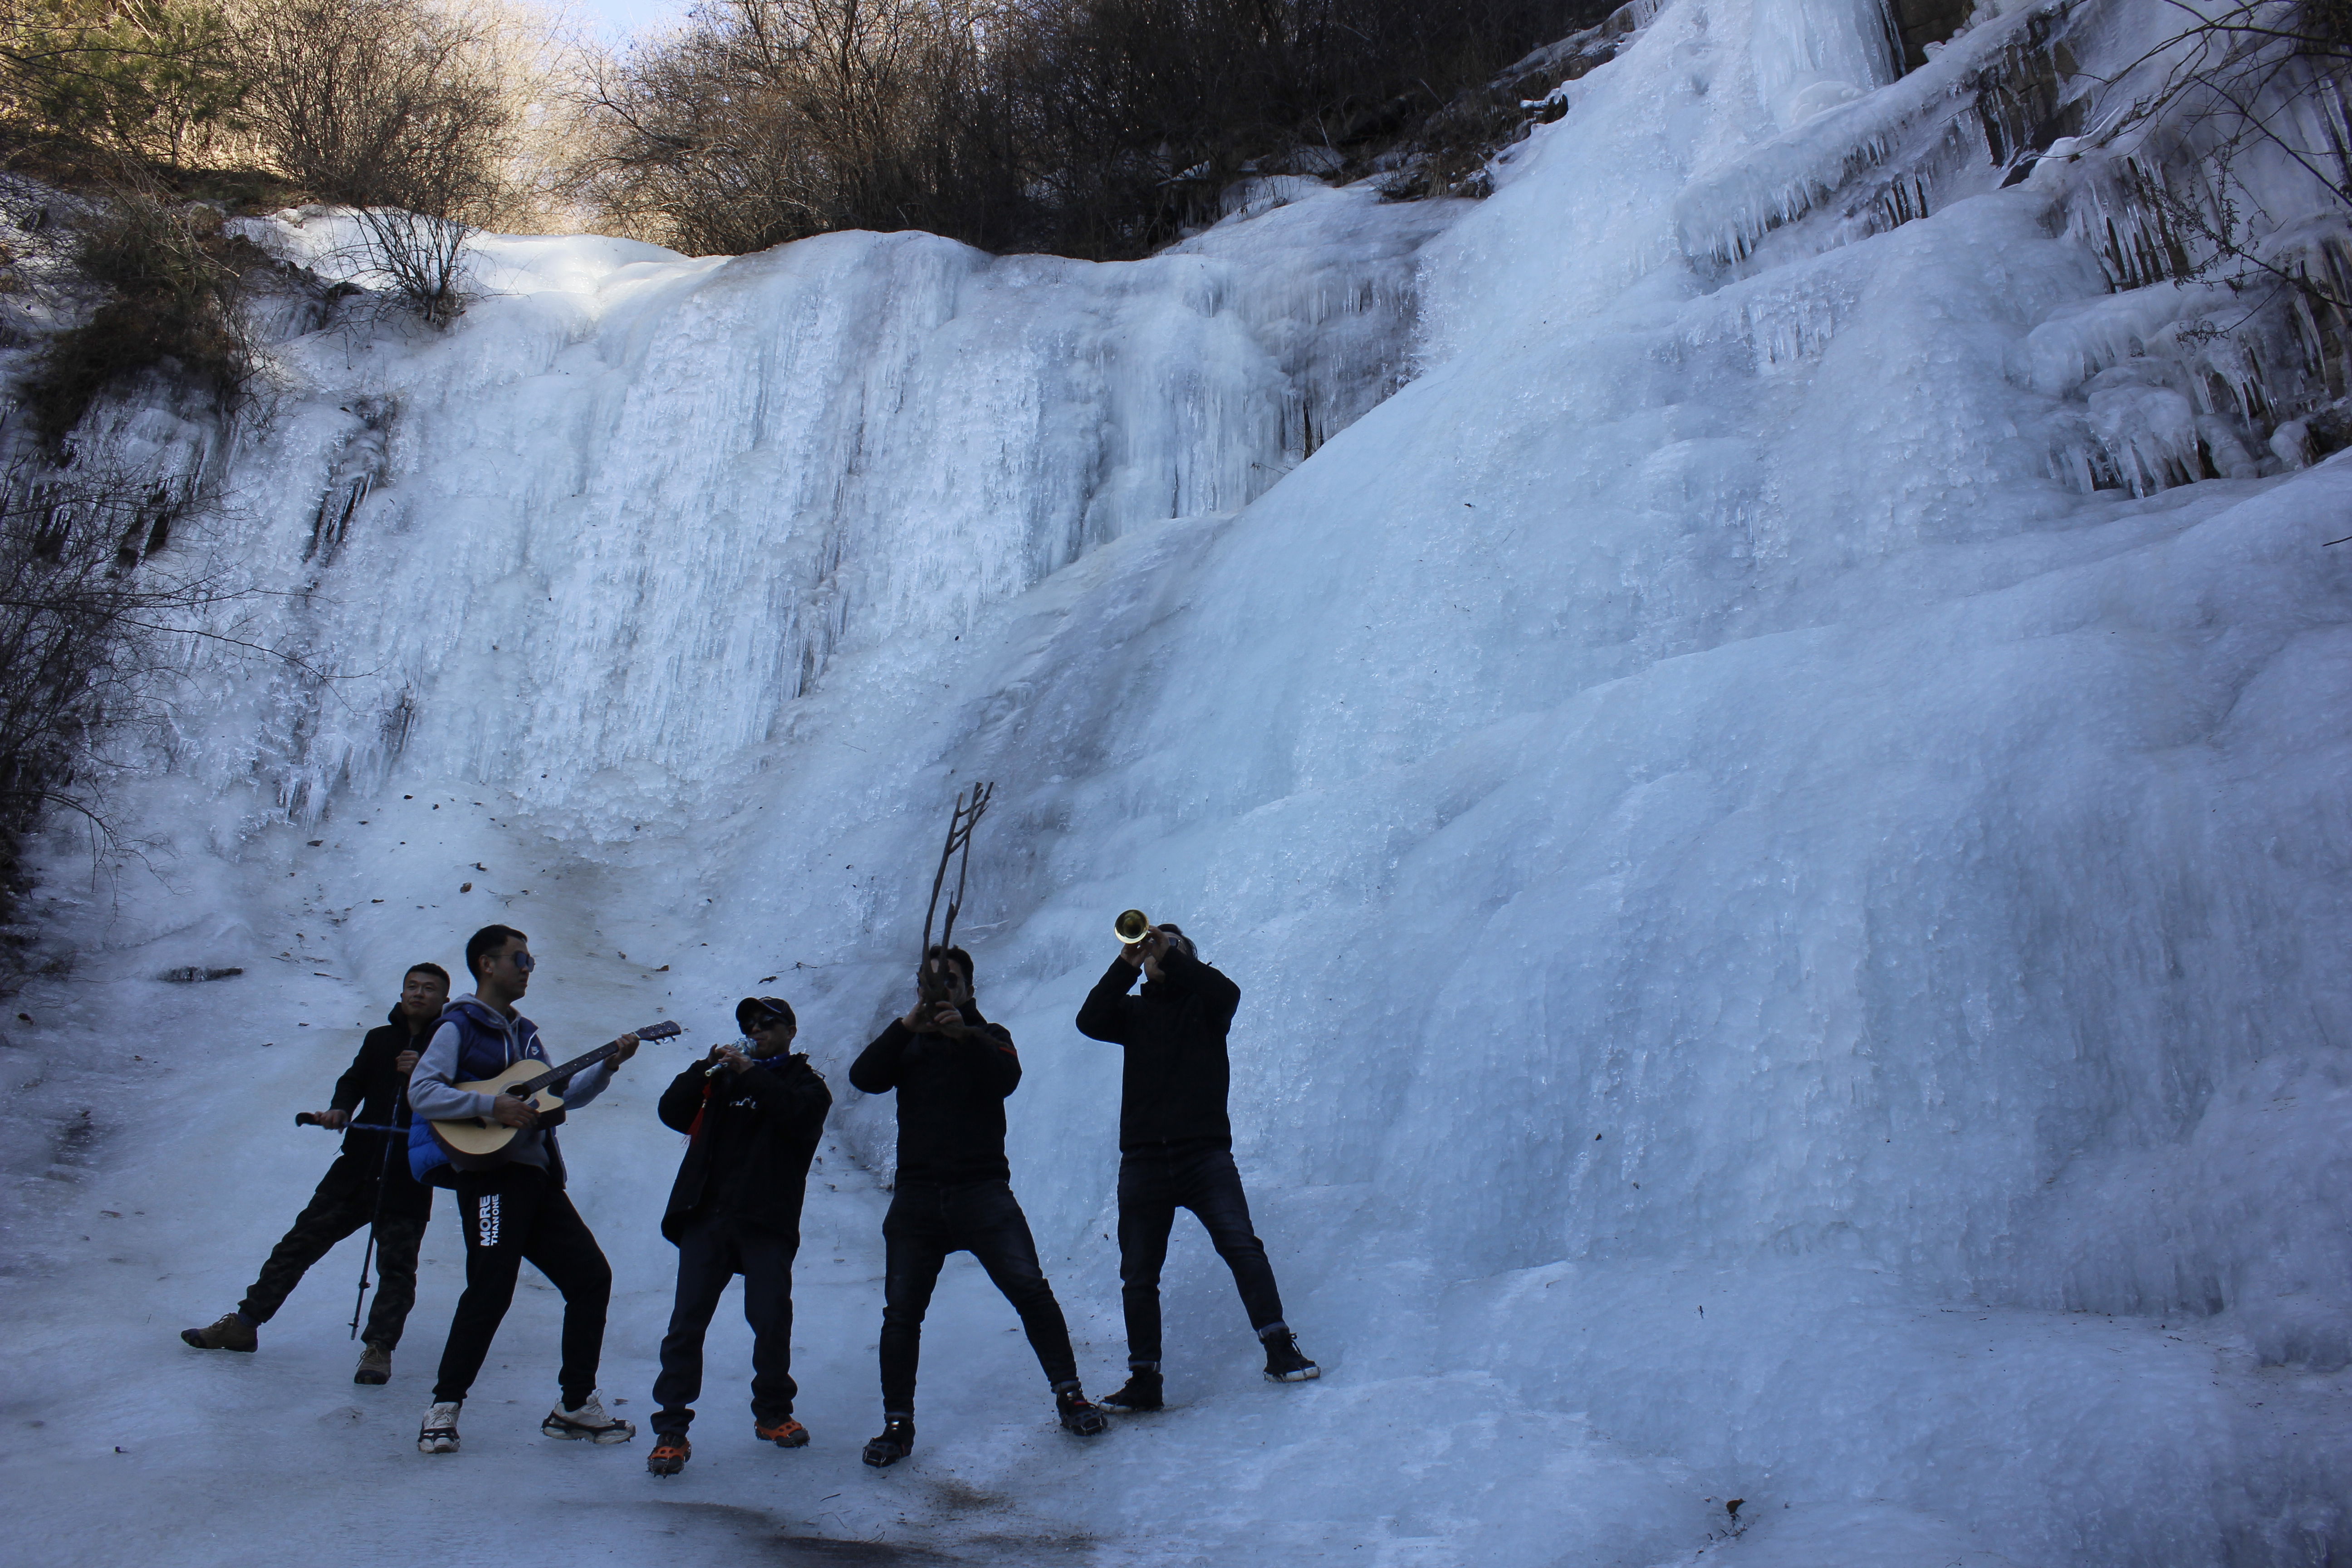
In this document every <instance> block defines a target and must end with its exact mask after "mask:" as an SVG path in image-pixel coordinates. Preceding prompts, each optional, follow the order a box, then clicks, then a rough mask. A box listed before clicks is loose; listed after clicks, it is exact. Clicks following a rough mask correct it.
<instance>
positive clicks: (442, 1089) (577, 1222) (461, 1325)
mask: <svg viewBox="0 0 2352 1568" xmlns="http://www.w3.org/2000/svg"><path fill="white" fill-rule="evenodd" d="M534 966H535V964H534V961H533V960H532V958H531V955H530V945H529V939H528V938H526V937H525V936H524V935H523V933H522V932H520V931H516V930H514V929H513V928H512V927H510V926H502V925H494V926H484V927H483V928H482V929H481V930H480V931H476V932H475V933H474V934H473V936H472V937H471V938H470V939H469V940H468V941H467V943H466V968H467V972H468V973H470V974H471V975H472V976H473V979H474V987H475V994H473V995H470V996H460V997H457V998H456V999H455V1000H454V1001H452V1002H451V1003H450V1004H449V1005H448V1007H447V1009H446V1011H444V1012H443V1013H442V1015H441V1024H440V1027H438V1028H437V1029H436V1030H435V1031H434V1032H433V1041H432V1043H431V1044H430V1045H428V1046H426V1047H425V1055H424V1057H423V1058H422V1059H420V1060H419V1061H418V1062H417V1064H416V1070H415V1072H414V1073H413V1074H411V1075H410V1078H409V1083H408V1103H409V1106H410V1108H411V1109H412V1110H414V1111H415V1127H414V1129H413V1130H412V1131H411V1134H410V1138H409V1144H408V1161H409V1168H410V1170H411V1171H413V1172H414V1173H415V1175H416V1178H417V1180H419V1181H424V1182H430V1183H432V1184H435V1185H436V1186H449V1187H453V1188H455V1189H456V1191H457V1223H458V1227H459V1231H460V1234H462V1235H463V1236H464V1237H465V1242H466V1290H465V1294H464V1295H462V1296H460V1297H458V1298H457V1315H456V1316H455V1317H454V1318H453V1319H452V1320H451V1321H450V1323H449V1340H448V1343H447V1345H446V1347H445V1348H444V1349H443V1351H442V1352H441V1373H440V1381H439V1382H438V1384H436V1386H435V1387H434V1390H433V1408H432V1409H431V1410H430V1411H429V1412H428V1413H427V1414H426V1415H425V1426H424V1427H423V1428H422V1429H421V1430H420V1431H419V1432H418V1433H417V1435H416V1447H417V1451H418V1452H420V1453H425V1454H451V1453H455V1452H457V1413H458V1409H459V1407H460V1406H461V1405H464V1403H465V1399H466V1393H467V1390H468V1389H470V1388H471V1387H472V1386H473V1384H474V1378H475V1375H476V1374H477V1373H479V1372H480V1371H481V1370H482V1361H483V1358H484V1357H486V1356H488V1354H489V1350H490V1340H491V1338H492V1337H493V1336H494V1335H496V1334H497V1332H498V1331H499V1321H501V1320H502V1319H504V1318H505V1316H506V1312H507V1304H508V1303H509V1301H511V1300H513V1299H514V1289H515V1278H516V1276H517V1275H518V1274H520V1272H521V1269H522V1266H523V1264H525V1263H526V1262H528V1263H530V1265H531V1266H532V1267H533V1268H537V1269H538V1270H539V1271H540V1272H541V1274H544V1275H545V1276H547V1280H548V1283H550V1284H551V1285H553V1286H554V1287H555V1288H556V1289H558V1290H559V1291H561V1292H562V1295H563V1361H562V1370H561V1371H560V1372H559V1373H558V1374H557V1383H558V1387H559V1388H560V1390H561V1392H562V1401H561V1402H560V1403H559V1404H557V1405H556V1407H555V1408H554V1409H553V1410H551V1411H550V1412H548V1415H547V1419H546V1420H545V1421H543V1422H541V1425H540V1430H541V1431H542V1432H545V1433H546V1434H547V1435H548V1436H551V1437H585V1438H588V1439H591V1440H592V1441H594V1442H598V1443H625V1442H627V1441H628V1440H629V1439H630V1438H631V1437H634V1436H636V1432H637V1429H636V1428H635V1426H631V1425H630V1424H629V1423H628V1422H626V1421H622V1420H617V1419H615V1418H614V1417H613V1416H610V1415H605V1414H604V1402H603V1401H602V1400H601V1399H599V1398H598V1397H597V1394H596V1364H597V1363H598V1362H599V1361H600V1360H601V1359H602V1358H603V1355H604V1309H605V1306H606V1304H607V1303H608V1302H609V1300H611V1298H612V1294H613V1268H612V1265H611V1264H609V1263H607V1262H605V1260H604V1249H603V1248H602V1247H598V1246H597V1245H596V1237H594V1236H593V1234H591V1233H590V1231H589V1229H588V1226H587V1222H586V1221H584V1220H583V1219H582V1218H581V1217H580V1211H579V1210H577V1209H575V1208H573V1207H572V1200H571V1199H570V1198H568V1197H566V1196H565V1195H564V1192H563V1153H562V1150H560V1149H559V1148H558V1147H557V1146H556V1142H555V1133H554V1131H553V1130H552V1128H551V1127H542V1126H541V1125H540V1112H539V1110H537V1108H536V1107H535V1106H534V1105H533V1104H532V1102H531V1101H530V1100H525V1099H522V1098H520V1097H518V1096H515V1095H511V1094H496V1095H493V1094H484V1093H479V1092H473V1091H469V1090H467V1089H459V1088H457V1087H456V1086H457V1085H458V1084H462V1083H469V1082H476V1081H478V1080H481V1079H490V1078H495V1077H497V1076H498V1075H499V1074H500V1073H501V1072H503V1071H504V1070H505V1069H506V1068H508V1067H509V1065H510V1064H512V1063H516V1062H520V1061H525V1060H528V1061H531V1062H536V1063H540V1064H541V1065H542V1066H544V1065H545V1064H546V1062H547V1059H548V1058H547V1052H546V1050H545V1048H544V1047H541V1044H540V1040H539V1026H537V1025H535V1024H533V1023H532V1022H531V1021H530V1019H529V1018H526V1017H524V1016H522V1015H521V1014H520V1013H518V1012H516V1011H515V1004H516V1003H517V1002H520V1000H522V995H523V993H524V992H526V991H528V990H529V989H530V974H531V970H532V969H533V967H534ZM610 1048H611V1049H612V1052H613V1054H612V1057H611V1059H610V1060H609V1061H608V1062H599V1063H597V1064H596V1065H595V1066H593V1067H591V1068H585V1069H584V1070H583V1071H580V1072H577V1073H575V1074H573V1075H572V1078H571V1079H570V1080H569V1081H568V1083H559V1084H553V1085H551V1086H550V1087H551V1089H555V1090H557V1091H559V1092H561V1094H562V1097H563V1100H564V1109H565V1110H569V1109H570V1108H571V1107H572V1106H576V1105H584V1104H586V1103H587V1102H588V1101H589V1100H593V1099H595V1098H596V1096H597V1095H599V1094H601V1093H603V1092H604V1086H605V1085H606V1084H608V1083H610V1082H611V1081H612V1079H613V1069H614V1068H617V1067H619V1066H620V1065H621V1063H623V1062H625V1061H626V1060H628V1059H629V1058H630V1057H631V1056H633V1055H635V1052H636V1048H637V1037H636V1036H635V1035H624V1036H622V1037H621V1038H620V1039H619V1040H617V1041H615V1042H614V1046H613V1047H610ZM476 1118H486V1119H488V1120H490V1121H495V1122H496V1123H497V1124H498V1125H499V1126H502V1127H511V1128H514V1129H516V1130H517V1131H516V1134H515V1137H514V1139H513V1140H512V1142H509V1143H508V1144H507V1145H506V1147H505V1150H504V1158H503V1159H501V1160H499V1161H498V1162H497V1163H491V1164H488V1165H486V1166H483V1167H481V1168H477V1169H471V1170H467V1169H459V1168H457V1166H455V1165H453V1164H452V1163H451V1161H450V1159H449V1156H448V1154H447V1153H446V1152H444V1150H443V1148H442V1146H441V1144H440V1143H438V1142H436V1141H435V1140H434V1138H433V1136H432V1131H431V1129H430V1127H429V1125H428V1123H431V1122H434V1121H472V1120H473V1119H476ZM467 1163H473V1162H471V1161H468V1162H467Z"/></svg>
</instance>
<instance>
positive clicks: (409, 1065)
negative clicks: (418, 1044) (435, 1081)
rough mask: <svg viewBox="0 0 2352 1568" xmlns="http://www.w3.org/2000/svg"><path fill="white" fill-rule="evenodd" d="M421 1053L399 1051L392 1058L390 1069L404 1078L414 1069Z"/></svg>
mask: <svg viewBox="0 0 2352 1568" xmlns="http://www.w3.org/2000/svg"><path fill="white" fill-rule="evenodd" d="M421 1054H422V1053H420V1052H417V1051H403V1052H401V1053H400V1054H399V1055H398V1056H396V1057H394V1058H392V1070H393V1071H394V1072H396V1073H398V1074H399V1075H400V1076H401V1077H403V1078H406V1077H407V1076H408V1075H409V1074H410V1073H411V1072H413V1071H414V1070H415V1068H416V1063H417V1060H418V1058H419V1057H420V1056H421Z"/></svg>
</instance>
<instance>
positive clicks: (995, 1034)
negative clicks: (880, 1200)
mask: <svg viewBox="0 0 2352 1568" xmlns="http://www.w3.org/2000/svg"><path fill="white" fill-rule="evenodd" d="M963 1018H964V1022H965V1023H967V1024H969V1025H971V1026H972V1029H973V1033H971V1034H970V1035H967V1036H966V1037H964V1038H962V1039H961V1040H950V1039H949V1038H948V1037H946V1036H944V1035H919V1034H916V1033H915V1032H914V1031H913V1030H911V1029H909V1028H908V1027H907V1026H906V1025H904V1024H902V1023H900V1022H898V1020H897V1019H896V1018H893V1019H891V1020H890V1026H889V1027H888V1028H887V1029H885V1030H883V1031H882V1033H881V1034H880V1035H879V1036H877V1037H876V1039H875V1041H874V1043H873V1044H872V1045H870V1046H868V1047H866V1049H865V1050H864V1051H862V1052H860V1053H859V1054H858V1058H857V1060H856V1062H854V1063H852V1064H851V1065H850V1068H849V1081H850V1082H851V1083H853V1084H855V1085H856V1087H857V1088H859V1089H863V1090H864V1091H865V1092H866V1093H867V1094H887V1093H888V1092H889V1091H890V1090H892V1089H897V1090H898V1180H899V1181H900V1182H902V1183H903V1182H926V1183H937V1184H940V1185H941V1186H953V1185H956V1184H961V1183H965V1182H1005V1181H1010V1180H1012V1179H1013V1166H1012V1165H1011V1163H1008V1162H1007V1161H1006V1160H1005V1158H1004V1097H1005V1096H1006V1095H1009V1094H1011V1093H1012V1092H1013V1089H1015V1088H1017V1087H1018V1086H1019V1085H1020V1082H1021V1055H1020V1053H1019V1052H1018V1051H1016V1050H1014V1049H1013V1037H1012V1036H1011V1035H1010V1034H1008V1033H1006V1031H1005V1029H1004V1026H1003V1025H1001V1024H992V1023H990V1022H989V1021H988V1020H987V1019H985V1018H983V1017H982V1016H980V1009H979V1008H978V1007H976V1006H974V1005H971V1003H969V1002H967V1003H965V1004H964V1005H963Z"/></svg>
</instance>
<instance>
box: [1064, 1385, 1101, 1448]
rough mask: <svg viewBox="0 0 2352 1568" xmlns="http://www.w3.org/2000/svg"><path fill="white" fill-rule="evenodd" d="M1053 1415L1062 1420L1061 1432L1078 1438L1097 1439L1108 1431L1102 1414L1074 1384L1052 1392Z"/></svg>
mask: <svg viewBox="0 0 2352 1568" xmlns="http://www.w3.org/2000/svg"><path fill="white" fill-rule="evenodd" d="M1054 1414H1055V1415H1059V1416H1060V1417H1061V1418H1062V1430H1063V1431H1065V1432H1069V1433H1074V1434H1076V1436H1080V1437H1099V1436H1102V1435H1103V1433H1104V1432H1105V1431H1107V1430H1108V1429H1109V1426H1110V1423H1109V1422H1108V1420H1106V1419H1104V1417H1103V1413H1102V1412H1101V1411H1100V1410H1098V1409H1097V1408H1096V1407H1095V1406H1094V1405H1092V1404H1090V1403H1088V1402H1087V1396H1086V1394H1085V1393H1084V1392H1083V1391H1081V1390H1080V1389H1079V1387H1078V1385H1077V1384H1075V1383H1072V1384H1064V1385H1063V1386H1062V1387H1060V1388H1057V1389H1055V1391H1054Z"/></svg>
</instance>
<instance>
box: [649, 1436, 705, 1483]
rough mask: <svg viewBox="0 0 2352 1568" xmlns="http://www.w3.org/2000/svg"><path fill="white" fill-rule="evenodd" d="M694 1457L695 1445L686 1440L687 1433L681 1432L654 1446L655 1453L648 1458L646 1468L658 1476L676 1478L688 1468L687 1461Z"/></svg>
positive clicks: (665, 1437)
mask: <svg viewBox="0 0 2352 1568" xmlns="http://www.w3.org/2000/svg"><path fill="white" fill-rule="evenodd" d="M693 1457H694V1445H693V1444H691V1443H689V1442H688V1441H687V1440H686V1434H685V1433H683V1432H679V1433H677V1434H676V1435H674V1436H664V1437H662V1438H660V1439H659V1440H658V1441H656V1443H655V1444H654V1451H653V1452H652V1453H650V1454H647V1455H646V1468H647V1469H649V1470H651V1471H652V1472H653V1473H654V1474H656V1475H657V1476H674V1475H676V1474H677V1473H678V1471H680V1470H682V1469H684V1468H686V1462H687V1460H688V1459H690V1458H693Z"/></svg>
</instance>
